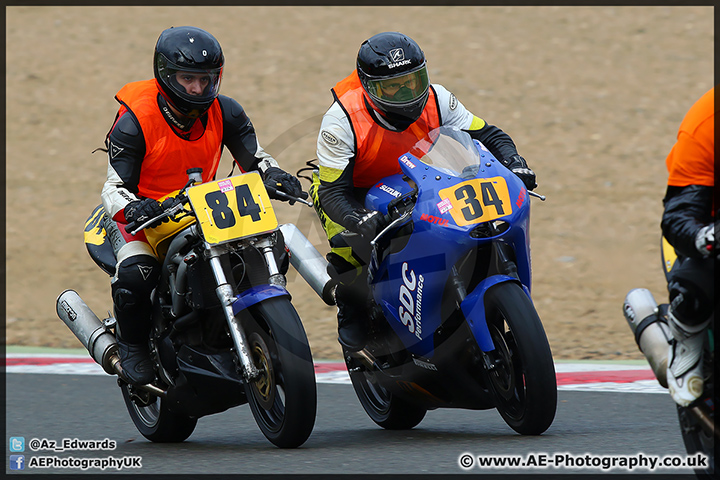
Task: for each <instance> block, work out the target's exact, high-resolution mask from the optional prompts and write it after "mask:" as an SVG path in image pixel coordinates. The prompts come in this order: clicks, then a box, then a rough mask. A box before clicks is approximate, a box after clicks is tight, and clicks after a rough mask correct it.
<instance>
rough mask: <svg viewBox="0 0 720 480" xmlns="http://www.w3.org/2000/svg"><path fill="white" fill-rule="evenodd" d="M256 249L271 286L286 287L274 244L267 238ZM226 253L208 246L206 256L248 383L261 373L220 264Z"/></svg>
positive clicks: (224, 250)
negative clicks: (234, 306) (237, 314)
mask: <svg viewBox="0 0 720 480" xmlns="http://www.w3.org/2000/svg"><path fill="white" fill-rule="evenodd" d="M255 247H257V248H258V249H259V250H260V251H261V252H262V253H263V256H264V257H265V261H266V263H267V267H268V273H269V274H270V278H269V282H270V284H272V285H281V286H285V276H284V275H283V274H282V273H280V271H279V269H278V266H277V262H276V261H275V255H274V254H273V242H272V241H271V240H270V239H269V238H268V237H266V238H263V239H261V240H260V241H258V242H256V243H255ZM226 251H227V247H224V246H208V247H207V250H206V254H207V257H208V261H209V263H210V268H211V269H212V272H213V275H214V276H215V281H216V282H217V288H216V289H215V292H216V293H217V296H218V298H219V299H220V304H221V305H222V308H223V313H225V319H226V320H227V322H228V327H229V329H230V336H231V337H232V339H233V343H234V344H235V349H236V350H237V353H238V358H239V359H240V366H241V368H242V371H243V377H244V378H245V379H246V380H247V381H253V380H256V379H257V378H258V377H259V376H260V371H259V370H258V369H257V368H256V367H255V364H254V363H253V360H252V356H251V355H250V346H249V343H248V341H247V338H246V337H245V331H244V330H243V329H242V328H241V327H240V322H239V321H238V319H237V317H236V316H235V313H234V312H233V303H235V300H237V297H236V296H235V292H234V290H233V288H232V286H230V284H229V283H228V281H227V277H226V276H225V270H223V268H222V264H221V262H220V256H221V255H223V254H224V253H225V252H226Z"/></svg>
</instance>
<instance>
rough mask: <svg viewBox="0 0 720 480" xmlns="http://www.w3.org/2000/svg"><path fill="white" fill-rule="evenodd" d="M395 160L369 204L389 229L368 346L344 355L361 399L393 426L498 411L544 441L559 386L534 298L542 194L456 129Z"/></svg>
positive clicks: (374, 256) (379, 249)
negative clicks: (534, 204)
mask: <svg viewBox="0 0 720 480" xmlns="http://www.w3.org/2000/svg"><path fill="white" fill-rule="evenodd" d="M399 162H400V166H401V169H402V173H401V174H396V175H392V176H389V177H387V178H384V179H383V180H382V181H380V182H379V183H378V184H376V185H375V186H373V187H372V188H370V190H369V191H368V193H367V195H366V198H365V206H366V207H367V208H370V209H373V210H378V211H380V212H381V213H383V214H385V215H387V217H388V220H389V221H390V222H391V223H390V224H389V226H388V227H387V228H386V229H384V230H383V231H382V232H381V233H380V234H379V235H378V236H377V237H376V238H375V239H374V240H373V241H372V242H371V250H372V251H371V259H370V264H369V267H368V282H369V285H370V292H371V294H370V295H371V297H372V298H371V301H370V303H371V309H370V310H371V312H372V313H371V315H370V318H369V329H370V336H369V341H368V343H367V345H366V347H365V348H364V349H362V350H360V351H358V352H350V351H347V350H346V351H344V356H345V362H346V364H347V367H348V371H349V373H350V378H351V380H352V384H353V387H354V389H355V392H356V394H357V396H358V399H359V400H360V403H361V404H362V406H363V408H364V409H365V411H366V412H367V414H368V415H369V416H370V418H371V419H372V420H373V421H374V422H375V423H377V424H378V425H380V426H382V427H384V428H387V429H409V428H413V427H415V426H416V425H417V424H419V423H420V421H421V420H422V419H423V417H424V416H425V414H426V412H427V411H428V410H431V409H435V408H466V409H475V410H484V409H492V408H496V409H497V410H498V411H499V413H500V415H501V416H502V417H503V419H504V420H505V422H506V423H507V424H508V425H509V426H510V427H511V428H512V429H513V430H515V431H516V432H518V433H520V434H526V435H538V434H541V433H543V432H544V431H545V430H547V428H548V427H549V426H550V425H551V423H552V421H553V419H554V417H555V411H556V407H557V383H556V377H555V368H554V364H553V359H552V354H551V351H550V346H549V344H548V340H547V337H546V335H545V331H544V329H543V325H542V322H541V321H540V318H539V316H538V314H537V312H536V310H535V307H534V305H533V302H532V299H531V296H530V286H531V267H530V240H529V234H528V228H529V221H530V218H529V217H530V199H529V195H535V196H538V197H541V196H539V195H537V194H534V193H529V192H528V190H527V189H526V188H525V186H524V185H523V183H522V181H521V180H520V179H519V178H517V177H516V176H515V175H514V174H513V173H512V172H510V171H509V170H508V169H507V168H506V167H505V166H504V165H503V164H502V163H501V162H499V161H498V160H497V159H496V158H495V157H494V156H493V155H492V154H491V153H490V152H489V151H488V150H487V149H486V148H485V146H483V145H482V144H481V143H480V142H478V141H475V140H473V139H472V138H471V137H470V135H469V134H468V133H467V132H464V131H462V130H460V129H457V128H455V127H440V128H438V129H435V130H433V131H431V132H430V133H429V134H428V136H427V137H426V138H425V139H423V140H420V141H419V142H418V143H417V144H416V145H415V146H414V147H413V148H412V149H411V151H410V152H408V153H407V154H405V155H403V156H401V157H400V158H399ZM541 198H544V197H541ZM344 235H353V234H351V233H349V232H345V233H344ZM348 240H350V239H349V238H348Z"/></svg>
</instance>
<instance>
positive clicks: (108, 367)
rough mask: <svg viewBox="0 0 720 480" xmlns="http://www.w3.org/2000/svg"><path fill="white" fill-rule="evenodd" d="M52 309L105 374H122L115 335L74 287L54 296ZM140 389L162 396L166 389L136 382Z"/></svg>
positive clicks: (165, 394)
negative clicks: (54, 303) (54, 301)
mask: <svg viewBox="0 0 720 480" xmlns="http://www.w3.org/2000/svg"><path fill="white" fill-rule="evenodd" d="M56 309H57V314H58V317H60V320H62V321H63V322H64V323H65V325H67V326H68V328H69V329H70V330H71V331H72V332H73V334H75V336H76V337H77V338H78V340H80V342H82V344H83V346H84V347H85V348H86V349H87V351H88V352H90V356H91V357H92V358H93V360H95V362H96V363H97V364H98V365H100V366H101V367H102V368H103V370H105V373H107V374H109V375H118V376H119V377H122V378H125V377H124V376H123V371H122V366H121V365H120V356H119V355H118V344H117V340H116V339H115V335H113V334H112V332H111V331H110V330H109V329H108V328H107V327H106V326H105V325H104V324H103V323H102V322H101V321H100V319H99V318H98V317H97V315H95V314H94V313H93V311H92V310H90V307H88V306H87V304H86V303H85V302H84V301H83V299H82V298H80V295H78V293H77V292H76V291H75V290H65V291H64V292H63V293H61V294H60V296H58V298H57V302H56ZM136 387H137V388H139V389H141V390H145V391H148V392H150V393H152V394H153V395H157V396H158V397H162V398H165V397H166V396H167V391H165V390H163V389H161V388H159V387H156V386H155V385H153V384H148V385H136Z"/></svg>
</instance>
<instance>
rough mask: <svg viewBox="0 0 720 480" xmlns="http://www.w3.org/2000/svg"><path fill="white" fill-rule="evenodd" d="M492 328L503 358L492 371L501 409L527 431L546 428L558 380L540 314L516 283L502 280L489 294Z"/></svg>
mask: <svg viewBox="0 0 720 480" xmlns="http://www.w3.org/2000/svg"><path fill="white" fill-rule="evenodd" d="M485 312H486V319H487V324H488V328H489V330H490V335H491V337H492V340H493V343H494V344H495V350H496V351H497V354H498V356H499V359H500V362H498V364H497V367H496V368H495V369H493V371H492V372H489V373H488V375H489V378H490V384H491V386H492V388H493V391H494V392H495V397H496V399H497V410H498V412H499V413H500V415H501V416H502V418H503V419H504V420H505V422H506V423H507V424H508V425H509V426H510V427H511V428H512V429H513V430H515V431H516V432H518V433H520V434H523V435H539V434H541V433H543V432H544V431H545V430H547V429H548V428H549V427H550V425H551V424H552V422H553V420H554V418H555V412H556V409H557V379H556V377H555V366H554V364H553V359H552V352H551V351H550V345H549V343H548V340H547V336H546V335H545V330H544V329H543V326H542V322H541V321H540V317H539V316H538V314H537V311H536V310H535V306H534V305H533V303H532V301H531V300H530V298H529V297H528V296H527V295H526V294H525V292H524V291H523V289H522V288H521V287H520V286H519V285H518V284H516V283H509V282H506V283H500V284H498V285H495V286H493V287H491V288H490V289H489V290H488V291H487V293H486V294H485Z"/></svg>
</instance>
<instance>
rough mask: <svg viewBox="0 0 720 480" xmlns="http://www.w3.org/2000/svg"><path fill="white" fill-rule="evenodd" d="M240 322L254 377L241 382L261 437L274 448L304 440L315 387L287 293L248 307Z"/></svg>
mask: <svg viewBox="0 0 720 480" xmlns="http://www.w3.org/2000/svg"><path fill="white" fill-rule="evenodd" d="M247 313H249V315H242V317H241V324H242V325H243V328H244V329H245V334H246V337H247V340H248V343H249V348H250V355H251V357H252V359H253V362H254V363H255V366H256V367H257V369H258V370H259V371H260V377H259V378H258V379H256V380H255V381H253V382H247V383H246V384H245V393H246V395H247V399H248V403H249V404H250V409H251V410H252V413H253V417H254V418H255V421H256V422H257V424H258V427H260V430H261V431H262V432H263V435H265V437H266V438H267V439H268V440H269V441H270V442H271V443H273V444H274V445H276V446H277V447H280V448H296V447H299V446H300V445H302V444H303V443H305V441H306V440H307V439H308V437H309V436H310V433H311V432H312V430H313V427H314V426H315V417H316V413H317V387H316V385H315V366H314V364H313V359H312V354H311V352H310V345H309V343H308V339H307V335H306V334H305V329H304V328H303V325H302V322H301V321H300V317H299V316H298V314H297V312H296V311H295V308H294V307H293V305H292V303H290V300H289V299H288V298H287V297H273V298H270V299H268V300H265V301H262V302H260V303H257V304H255V305H253V306H251V307H249V308H248V310H247Z"/></svg>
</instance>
